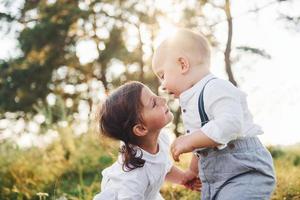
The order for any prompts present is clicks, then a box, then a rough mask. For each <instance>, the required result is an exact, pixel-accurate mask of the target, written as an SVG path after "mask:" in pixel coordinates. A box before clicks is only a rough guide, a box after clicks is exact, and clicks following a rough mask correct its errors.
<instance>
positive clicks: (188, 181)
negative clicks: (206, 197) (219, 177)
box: [182, 170, 202, 192]
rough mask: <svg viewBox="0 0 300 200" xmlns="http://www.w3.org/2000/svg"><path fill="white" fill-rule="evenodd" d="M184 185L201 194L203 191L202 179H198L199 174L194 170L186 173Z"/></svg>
mask: <svg viewBox="0 0 300 200" xmlns="http://www.w3.org/2000/svg"><path fill="white" fill-rule="evenodd" d="M182 185H184V187H186V188H188V189H190V190H194V191H198V192H199V191H201V187H202V182H201V180H200V178H199V177H198V175H197V173H195V172H194V171H192V170H187V171H186V172H184V178H183V181H182Z"/></svg>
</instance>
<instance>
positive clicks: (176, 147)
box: [171, 135, 193, 162]
mask: <svg viewBox="0 0 300 200" xmlns="http://www.w3.org/2000/svg"><path fill="white" fill-rule="evenodd" d="M191 144H192V141H191V135H182V136H179V137H178V138H176V139H175V140H174V142H173V144H172V145H171V153H172V156H173V159H174V160H175V161H177V162H178V161H179V156H180V154H182V153H188V152H192V151H193V147H192V145H191Z"/></svg>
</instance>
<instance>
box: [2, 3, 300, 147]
mask: <svg viewBox="0 0 300 200" xmlns="http://www.w3.org/2000/svg"><path fill="white" fill-rule="evenodd" d="M253 2H254V1H246V0H239V1H238V0H235V1H232V16H233V18H234V20H233V26H234V30H233V35H234V37H233V44H234V45H235V46H246V45H248V46H251V47H256V48H259V49H264V50H265V51H266V52H267V53H268V54H269V55H270V56H271V59H263V58H260V57H257V56H243V57H241V58H240V61H239V62H237V63H236V64H234V65H233V72H234V75H235V77H236V79H237V81H238V83H239V87H240V88H241V89H242V90H243V91H245V92H246V93H247V94H248V104H249V108H250V110H251V112H252V114H253V117H254V121H255V122H256V123H257V124H259V125H260V126H261V127H262V128H263V130H264V134H263V135H262V136H260V138H261V140H262V141H263V143H265V144H268V145H269V144H272V145H277V144H280V145H290V144H295V143H300V126H299V125H298V123H299V122H298V121H299V118H298V115H299V113H300V103H299V102H300V79H299V76H300V59H299V56H300V30H299V29H298V32H297V30H290V29H287V28H286V26H285V25H286V24H285V23H284V22H283V21H280V20H278V19H277V18H278V12H281V11H284V12H285V13H286V12H288V13H290V14H295V13H300V2H299V1H298V2H296V1H295V2H296V3H294V4H293V6H284V5H283V6H282V5H281V6H280V7H279V6H278V5H272V6H268V7H266V8H264V9H263V10H261V11H260V12H259V14H253V13H248V12H247V11H248V10H249V8H253V9H254V7H253ZM256 2H259V3H257V4H258V5H265V4H266V3H268V2H270V0H268V1H267V0H261V1H257V0H256ZM166 6H168V5H166ZM170 26H171V25H170ZM170 26H165V30H166V32H169V31H170ZM163 34H164V30H163V28H162V30H161V35H160V37H162V38H163ZM215 36H216V37H217V39H218V40H219V41H223V42H224V43H225V41H226V36H227V33H226V22H223V23H220V24H219V25H218V26H217V31H216V33H215ZM0 44H1V51H0V59H4V58H7V57H9V56H12V55H13V53H14V52H15V50H14V49H15V47H16V44H17V43H16V41H15V39H14V37H13V36H9V37H1V38H0ZM78 48H79V51H80V48H81V47H80V46H79V47H78ZM90 55H91V54H90ZM90 55H89V56H90ZM87 56H88V55H87ZM81 59H83V60H89V58H87V57H85V56H84V55H81ZM212 72H213V73H214V74H216V75H217V76H219V77H221V78H225V79H226V74H225V72H224V61H223V57H222V56H221V55H220V54H219V53H218V52H216V51H213V56H212Z"/></svg>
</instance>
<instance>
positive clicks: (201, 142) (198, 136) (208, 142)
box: [171, 130, 220, 161]
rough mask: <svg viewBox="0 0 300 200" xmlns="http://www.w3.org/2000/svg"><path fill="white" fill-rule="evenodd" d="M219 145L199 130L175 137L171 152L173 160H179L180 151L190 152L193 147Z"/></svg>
mask: <svg viewBox="0 0 300 200" xmlns="http://www.w3.org/2000/svg"><path fill="white" fill-rule="evenodd" d="M218 145H220V144H219V143H217V142H215V141H214V140H212V139H211V138H209V137H208V136H206V135H205V134H204V133H203V132H202V131H201V130H198V131H196V132H194V133H192V134H188V135H183V136H180V137H178V138H176V139H175V141H174V142H173V144H172V146H171V153H172V156H173V158H174V160H175V161H179V156H180V154H182V153H188V152H192V151H193V150H195V149H198V148H203V147H216V146H218Z"/></svg>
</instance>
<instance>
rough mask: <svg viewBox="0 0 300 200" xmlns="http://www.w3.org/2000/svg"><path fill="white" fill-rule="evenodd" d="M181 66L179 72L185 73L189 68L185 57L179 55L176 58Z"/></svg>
mask: <svg viewBox="0 0 300 200" xmlns="http://www.w3.org/2000/svg"><path fill="white" fill-rule="evenodd" d="M177 61H178V62H179V64H180V67H181V73H182V74H185V73H186V72H188V71H189V69H190V63H189V61H188V59H187V58H186V57H179V58H178V60H177Z"/></svg>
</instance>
